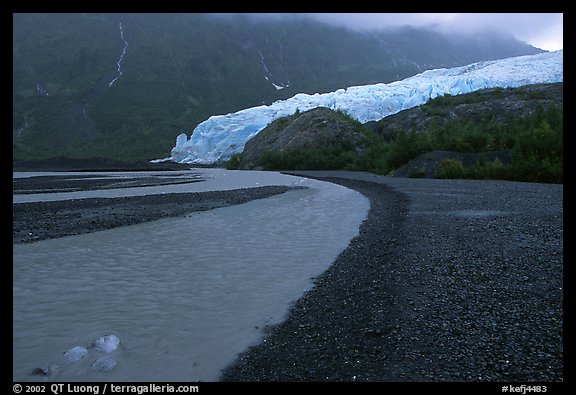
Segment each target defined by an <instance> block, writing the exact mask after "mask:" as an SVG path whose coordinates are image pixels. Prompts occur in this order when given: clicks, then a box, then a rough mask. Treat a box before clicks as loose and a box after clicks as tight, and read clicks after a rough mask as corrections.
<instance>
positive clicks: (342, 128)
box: [240, 107, 363, 169]
mask: <svg viewBox="0 0 576 395" xmlns="http://www.w3.org/2000/svg"><path fill="white" fill-rule="evenodd" d="M361 129H362V125H361V124H359V123H357V122H356V121H354V120H353V119H352V118H350V117H348V116H346V115H345V114H342V113H339V112H336V111H332V110H330V109H328V108H323V107H319V108H315V109H312V110H310V111H306V112H303V113H298V112H297V113H295V114H293V115H291V116H288V117H283V118H279V119H277V120H275V121H274V122H272V123H271V124H270V125H268V126H266V127H265V128H264V129H262V131H260V132H259V133H258V134H257V135H256V136H254V137H253V138H252V139H250V140H248V142H247V143H246V146H245V147H244V152H243V153H242V158H241V161H240V168H241V169H254V168H258V159H259V157H260V155H261V154H262V153H263V152H266V151H280V152H281V151H285V150H292V149H307V148H314V147H326V146H330V145H335V144H346V145H350V146H352V147H357V149H359V150H360V149H361V148H362V147H361V146H362V144H363V134H362V131H361Z"/></svg>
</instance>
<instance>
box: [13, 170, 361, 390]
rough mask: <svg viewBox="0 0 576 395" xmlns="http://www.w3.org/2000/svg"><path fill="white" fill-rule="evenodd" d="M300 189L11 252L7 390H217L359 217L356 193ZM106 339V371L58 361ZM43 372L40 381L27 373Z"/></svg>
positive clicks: (92, 353) (325, 187)
mask: <svg viewBox="0 0 576 395" xmlns="http://www.w3.org/2000/svg"><path fill="white" fill-rule="evenodd" d="M296 180H300V179H299V178H297V179H296ZM283 182H285V181H283ZM291 182H293V179H291ZM301 183H302V184H304V185H306V186H309V187H310V188H308V189H303V190H294V191H290V192H287V193H285V194H282V195H277V196H273V197H271V198H267V199H261V200H256V201H252V202H249V203H246V204H242V205H237V206H232V207H225V208H220V209H216V210H212V211H207V212H199V213H192V214H190V215H188V216H185V217H179V218H169V219H162V220H158V221H154V222H149V223H145V224H139V225H132V226H125V227H120V228H116V229H111V230H106V231H101V232H95V233H91V234H84V235H78V236H70V237H65V238H61V239H54V240H45V241H41V242H37V243H34V244H22V245H15V246H14V247H13V252H14V271H13V273H14V277H13V292H14V300H13V307H14V313H13V329H14V335H13V349H14V358H13V364H14V369H13V378H14V380H17V381H25V380H42V379H44V380H52V381H196V380H201V381H214V380H217V379H218V377H219V374H220V370H221V369H223V368H225V367H226V366H227V365H228V364H229V363H230V362H232V361H233V359H234V357H235V356H236V355H237V354H238V353H239V352H241V351H243V350H245V349H246V348H247V347H248V346H249V345H251V344H255V343H257V342H258V341H260V340H261V339H262V333H263V332H262V328H263V327H264V326H266V325H270V324H274V323H278V322H280V321H281V320H282V319H283V317H284V316H285V314H286V312H287V311H288V309H289V307H290V305H291V303H293V302H294V301H296V300H297V299H298V298H299V297H301V296H302V294H303V292H305V291H306V290H307V289H310V288H311V287H312V280H311V278H312V277H314V276H317V275H319V274H320V273H322V272H323V271H324V270H326V269H327V268H328V266H329V265H330V264H331V263H332V262H333V261H334V259H335V258H336V257H337V255H338V254H339V253H340V252H341V251H342V250H343V249H344V248H345V247H346V246H347V244H348V243H349V241H350V240H351V238H352V237H354V236H356V235H357V234H358V227H359V225H360V223H361V221H362V220H363V219H364V218H365V216H366V213H367V210H368V208H369V203H368V200H367V199H366V198H364V197H363V196H362V195H360V194H358V193H357V192H355V191H352V190H349V189H346V188H343V187H341V186H337V185H333V184H328V183H323V182H318V181H314V180H306V181H304V182H301ZM106 334H114V335H116V336H118V337H119V338H120V339H121V341H122V347H119V348H118V349H117V350H115V351H114V352H113V353H112V354H110V356H111V357H112V358H114V359H115V360H116V361H117V362H118V363H117V365H116V367H115V368H114V369H113V370H112V372H109V373H98V372H94V371H92V370H91V369H90V365H91V364H92V363H93V362H94V361H95V360H96V359H97V358H99V357H102V356H106V355H104V354H102V353H99V352H98V351H96V350H93V349H89V353H88V355H87V356H86V357H85V358H83V359H82V360H80V361H79V362H67V361H66V359H65V358H64V355H63V353H64V352H65V351H66V350H68V349H70V348H72V347H74V346H83V347H86V346H89V345H90V343H91V342H93V341H94V340H95V339H97V338H98V337H100V336H103V335H106ZM45 366H52V372H53V373H52V374H51V375H50V376H49V377H48V378H44V376H38V375H31V374H30V373H31V372H32V370H33V369H34V368H36V367H45Z"/></svg>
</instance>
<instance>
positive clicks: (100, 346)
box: [94, 335, 120, 353]
mask: <svg viewBox="0 0 576 395" xmlns="http://www.w3.org/2000/svg"><path fill="white" fill-rule="evenodd" d="M119 345H120V339H119V338H118V337H116V336H114V335H106V336H102V337H99V338H98V339H96V341H95V342H94V348H95V349H96V351H100V352H107V353H110V352H112V351H114V350H116V349H117V348H118V346H119Z"/></svg>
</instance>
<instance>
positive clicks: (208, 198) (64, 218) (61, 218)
mask: <svg viewBox="0 0 576 395" xmlns="http://www.w3.org/2000/svg"><path fill="white" fill-rule="evenodd" d="M89 189H90V188H89ZM290 189H296V188H294V187H288V186H265V187H258V188H242V189H235V190H229V191H211V192H196V193H166V194H154V195H143V196H133V197H119V198H88V199H73V200H58V201H51V202H33V203H17V204H13V205H12V207H13V208H12V218H13V225H12V242H13V244H19V243H27V242H34V241H40V240H45V239H53V238H57V237H63V236H70V235H78V234H83V233H89V232H95V231H98V230H104V229H111V228H115V227H118V226H124V225H133V224H138V223H142V222H148V221H153V220H156V219H160V218H165V217H175V216H180V215H184V214H186V213H190V212H194V211H205V210H211V209H215V208H219V207H225V206H231V205H235V204H242V203H246V202H249V201H251V200H254V199H262V198H266V197H270V196H273V195H277V194H280V193H284V192H286V191H288V190H290Z"/></svg>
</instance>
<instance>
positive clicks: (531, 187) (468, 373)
mask: <svg viewBox="0 0 576 395" xmlns="http://www.w3.org/2000/svg"><path fill="white" fill-rule="evenodd" d="M290 174H297V175H302V176H308V177H312V178H318V179H321V180H326V181H331V182H335V183H338V184H341V185H344V186H346V187H349V188H352V189H355V190H357V191H359V192H361V193H362V194H364V195H365V196H366V197H368V198H369V199H370V203H371V209H370V212H369V214H368V217H367V219H366V220H365V221H364V223H363V224H362V226H361V229H360V234H359V236H358V237H356V238H355V239H353V240H352V242H351V243H350V245H349V246H348V248H347V249H346V250H344V251H343V252H342V253H341V254H340V256H339V257H338V258H337V260H336V261H335V262H334V264H333V265H332V266H331V267H330V268H329V269H328V270H327V271H326V272H325V273H324V274H323V275H321V276H320V277H318V278H317V279H316V282H315V287H314V288H313V289H311V290H310V291H309V292H308V293H306V294H305V295H304V296H303V297H302V298H301V299H300V300H299V301H298V302H297V303H295V305H294V306H293V308H292V309H291V311H290V313H289V314H288V316H287V319H286V320H285V321H284V322H283V323H281V324H279V325H277V326H274V327H272V328H268V335H267V337H266V338H265V341H263V342H262V343H261V344H260V345H257V346H254V347H252V348H251V349H249V350H248V351H246V352H245V353H243V354H241V355H240V356H239V357H238V358H237V360H236V361H235V362H234V363H233V364H232V365H231V366H229V367H228V368H227V369H226V370H225V371H224V372H223V375H222V376H221V380H222V381H283V382H285V381H306V382H310V381H313V382H315V381H370V382H507V383H509V382H521V383H535V382H538V383H542V382H563V380H564V373H563V371H564V370H563V365H564V363H563V361H564V356H563V294H564V290H563V186H562V185H550V184H531V183H516V182H504V181H471V180H434V179H400V178H390V177H381V176H376V175H373V174H368V173H347V172H303V171H302V172H291V173H290Z"/></svg>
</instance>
